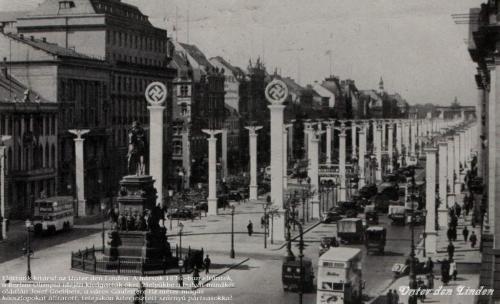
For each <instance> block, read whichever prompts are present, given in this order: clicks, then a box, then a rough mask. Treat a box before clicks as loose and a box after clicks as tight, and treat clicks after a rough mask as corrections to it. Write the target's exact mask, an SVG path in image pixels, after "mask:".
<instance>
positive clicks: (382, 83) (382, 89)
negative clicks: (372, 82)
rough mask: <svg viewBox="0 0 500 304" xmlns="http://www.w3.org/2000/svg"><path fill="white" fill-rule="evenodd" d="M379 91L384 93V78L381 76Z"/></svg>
mask: <svg viewBox="0 0 500 304" xmlns="http://www.w3.org/2000/svg"><path fill="white" fill-rule="evenodd" d="M378 92H379V93H380V94H384V92H385V91H384V80H383V79H382V77H380V82H379V83H378Z"/></svg>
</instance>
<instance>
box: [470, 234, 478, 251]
mask: <svg viewBox="0 0 500 304" xmlns="http://www.w3.org/2000/svg"><path fill="white" fill-rule="evenodd" d="M469 241H470V247H471V248H474V247H475V246H476V242H477V236H476V234H475V233H474V231H472V234H471V235H470V237H469Z"/></svg>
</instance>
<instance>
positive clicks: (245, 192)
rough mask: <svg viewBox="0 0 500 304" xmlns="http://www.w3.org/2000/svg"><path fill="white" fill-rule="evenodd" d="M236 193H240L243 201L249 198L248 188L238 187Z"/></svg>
mask: <svg viewBox="0 0 500 304" xmlns="http://www.w3.org/2000/svg"><path fill="white" fill-rule="evenodd" d="M238 192H239V193H240V195H241V197H242V198H244V199H247V198H249V197H250V190H249V189H248V187H240V188H238Z"/></svg>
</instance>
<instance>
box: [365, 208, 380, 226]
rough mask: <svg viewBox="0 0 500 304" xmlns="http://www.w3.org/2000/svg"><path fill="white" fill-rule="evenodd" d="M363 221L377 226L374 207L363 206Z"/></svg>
mask: <svg viewBox="0 0 500 304" xmlns="http://www.w3.org/2000/svg"><path fill="white" fill-rule="evenodd" d="M365 219H366V222H367V224H375V225H376V224H378V214H377V210H375V205H368V206H365Z"/></svg>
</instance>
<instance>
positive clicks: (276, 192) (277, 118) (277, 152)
mask: <svg viewBox="0 0 500 304" xmlns="http://www.w3.org/2000/svg"><path fill="white" fill-rule="evenodd" d="M268 107H269V110H270V113H271V122H272V123H271V201H272V203H273V207H274V208H275V209H277V210H279V212H280V213H282V212H283V111H284V109H285V106H284V105H282V104H272V105H269V106H268ZM272 143H275V144H272ZM273 238H274V240H278V241H281V240H284V239H285V221H284V216H283V215H282V216H280V217H278V218H275V219H274V228H273Z"/></svg>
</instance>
